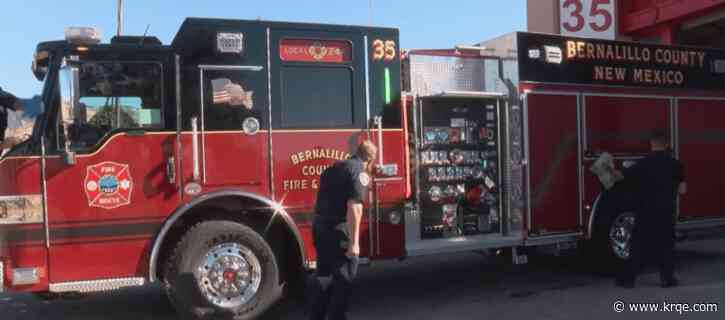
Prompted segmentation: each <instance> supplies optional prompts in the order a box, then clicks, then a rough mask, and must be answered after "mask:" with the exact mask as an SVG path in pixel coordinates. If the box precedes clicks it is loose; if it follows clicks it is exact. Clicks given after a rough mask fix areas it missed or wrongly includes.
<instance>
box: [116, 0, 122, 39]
mask: <svg viewBox="0 0 725 320" xmlns="http://www.w3.org/2000/svg"><path fill="white" fill-rule="evenodd" d="M116 10H117V12H116V35H117V36H121V31H122V30H123V0H118V2H117V8H116Z"/></svg>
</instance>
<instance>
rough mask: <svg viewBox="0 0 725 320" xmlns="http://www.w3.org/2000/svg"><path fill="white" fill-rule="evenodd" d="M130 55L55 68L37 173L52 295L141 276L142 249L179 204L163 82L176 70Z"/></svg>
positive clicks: (144, 254) (168, 101)
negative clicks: (83, 284) (41, 168)
mask: <svg viewBox="0 0 725 320" xmlns="http://www.w3.org/2000/svg"><path fill="white" fill-rule="evenodd" d="M137 59H139V60H129V61H102V60H97V61H95V60H94V61H91V60H90V59H89V60H88V61H80V62H78V61H75V62H68V63H67V64H66V66H64V67H63V68H62V70H61V72H60V76H59V90H58V91H59V92H60V94H59V95H58V97H57V98H55V99H54V100H55V103H53V105H52V106H51V107H50V108H49V112H50V113H51V114H52V115H51V116H49V118H48V121H47V135H46V136H47V138H48V141H49V143H48V148H47V156H46V159H45V163H46V165H45V174H44V177H45V180H44V183H45V185H46V187H47V198H46V207H47V210H48V225H49V236H50V248H49V265H51V266H52V267H51V268H50V273H49V278H50V283H51V290H55V291H58V290H61V291H63V290H78V288H77V287H74V283H76V284H77V281H89V280H100V279H111V278H113V279H124V278H125V279H129V278H134V279H140V278H143V277H145V275H146V272H147V270H146V269H147V268H146V266H147V263H146V261H147V255H148V249H149V248H148V244H149V243H150V240H151V238H152V237H153V236H154V234H155V233H156V232H157V231H158V229H159V228H160V227H161V224H162V222H163V221H164V217H165V216H166V215H167V214H168V212H172V211H173V210H174V208H176V207H177V206H178V205H179V188H178V183H177V180H175V176H176V175H175V174H174V173H173V170H168V168H172V169H173V166H169V163H170V161H172V162H171V163H172V164H173V159H174V158H175V154H174V150H176V148H175V143H176V132H175V130H173V129H171V128H173V127H174V124H173V123H171V122H172V121H173V120H170V119H173V117H174V114H175V110H174V108H173V105H174V104H173V100H172V99H170V98H169V96H168V95H167V94H166V92H167V91H165V89H164V85H163V84H164V83H165V82H166V81H165V80H167V79H168V77H169V76H170V75H172V74H173V70H170V68H167V66H169V63H167V62H168V61H164V60H163V58H158V57H156V59H153V58H151V57H141V55H139V57H137ZM140 59H143V60H140ZM54 286H55V287H54Z"/></svg>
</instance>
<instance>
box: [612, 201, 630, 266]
mask: <svg viewBox="0 0 725 320" xmlns="http://www.w3.org/2000/svg"><path fill="white" fill-rule="evenodd" d="M634 224H635V218H634V214H633V213H631V212H625V213H622V214H620V215H619V216H617V218H616V219H614V222H612V226H611V227H610V228H609V243H610V244H611V248H612V252H613V253H614V255H615V256H616V257H617V258H619V259H622V260H627V259H629V255H630V251H631V240H632V230H633V229H634Z"/></svg>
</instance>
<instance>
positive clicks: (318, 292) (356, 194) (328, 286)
mask: <svg viewBox="0 0 725 320" xmlns="http://www.w3.org/2000/svg"><path fill="white" fill-rule="evenodd" d="M376 154H377V148H376V147H375V145H374V144H373V143H372V142H370V141H365V142H363V143H361V144H360V145H359V146H358V149H357V153H356V155H355V156H353V157H352V158H351V159H349V160H345V161H338V162H336V163H335V164H333V165H332V166H331V167H330V168H328V169H326V170H325V171H324V172H323V173H322V176H321V177H320V191H319V192H318V194H317V203H316V208H315V212H316V216H315V221H314V224H313V231H312V232H313V237H314V244H315V249H316V250H317V274H316V278H315V279H314V281H313V283H314V287H313V288H311V289H310V290H311V292H310V294H311V301H312V305H311V310H310V311H311V312H310V319H312V320H323V319H330V320H344V319H347V307H348V304H349V299H350V296H351V293H352V280H353V279H354V278H355V276H356V273H357V264H358V256H359V255H360V220H361V219H362V213H363V200H364V197H365V194H366V190H367V187H368V185H369V184H370V180H371V179H370V175H368V172H369V169H370V167H371V165H372V163H373V161H374V159H375V157H376Z"/></svg>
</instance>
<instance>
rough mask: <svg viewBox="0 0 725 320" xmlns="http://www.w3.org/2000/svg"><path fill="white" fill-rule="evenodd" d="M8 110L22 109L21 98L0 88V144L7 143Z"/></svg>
mask: <svg viewBox="0 0 725 320" xmlns="http://www.w3.org/2000/svg"><path fill="white" fill-rule="evenodd" d="M8 110H13V111H22V110H23V105H22V104H21V103H20V100H19V99H18V98H17V97H15V96H14V95H12V94H11V93H9V92H5V91H3V89H2V88H0V145H3V146H4V145H5V144H6V143H5V130H6V129H7V128H8Z"/></svg>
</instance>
